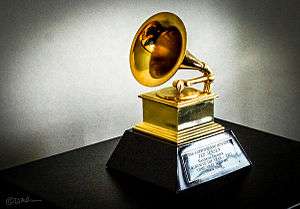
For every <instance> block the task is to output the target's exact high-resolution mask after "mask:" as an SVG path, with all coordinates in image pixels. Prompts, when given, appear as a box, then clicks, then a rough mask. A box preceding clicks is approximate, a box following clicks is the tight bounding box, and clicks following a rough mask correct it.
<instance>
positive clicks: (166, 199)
mask: <svg viewBox="0 0 300 209" xmlns="http://www.w3.org/2000/svg"><path fill="white" fill-rule="evenodd" d="M218 122H220V123H222V124H223V125H225V126H226V127H227V128H231V129H232V130H233V131H234V132H235V134H236V136H237V137H238V139H239V141H240V143H241V145H242V146H243V148H244V149H245V151H246V153H247V154H248V156H249V158H250V159H251V161H252V163H253V167H252V168H251V169H250V170H248V171H247V172H244V173H239V174H233V175H230V176H229V177H226V178H221V179H219V180H216V181H212V182H209V183H205V184H202V185H200V186H199V187H197V188H195V189H193V190H191V191H187V192H183V193H180V194H177V195H176V194H173V193H170V192H169V191H166V190H164V189H161V188H158V187H156V186H154V185H151V184H148V183H145V182H142V181H140V180H137V179H135V178H133V177H130V176H127V175H123V174H120V173H118V172H114V171H108V170H107V169H106V168H105V164H106V162H107V160H108V158H109V156H110V154H111V153H112V151H113V149H114V147H115V146H116V145H117V142H118V138H114V139H111V140H107V141H104V142H100V143H97V144H94V145H90V146H86V147H83V148H80V149H76V150H73V151H69V152H66V153H62V154H59V155H56V156H52V157H49V158H45V159H41V160H38V161H35V162H31V163H28V164H24V165H21V166H17V167H14V168H10V169H7V170H3V171H1V172H0V178H1V189H0V191H1V193H0V194H1V195H0V197H1V205H0V208H1V206H4V208H5V207H7V208H80V209H88V208H113V209H122V208H131V209H132V208H151V209H154V208H166V207H168V208H169V207H173V208H182V209H183V208H289V207H292V206H294V205H298V203H300V191H299V190H300V143H299V142H296V141H292V140H289V139H286V138H283V137H279V136H276V135H272V134H269V133H265V132H261V131H257V130H254V129H251V128H247V127H244V126H241V125H237V124H234V123H230V122H226V121H222V120H218ZM128 154H130V153H128ZM14 198H16V199H14ZM22 198H23V199H22ZM26 198H27V199H26ZM33 200H37V201H35V202H33ZM299 206H300V205H299ZM295 208H296V207H295Z"/></svg>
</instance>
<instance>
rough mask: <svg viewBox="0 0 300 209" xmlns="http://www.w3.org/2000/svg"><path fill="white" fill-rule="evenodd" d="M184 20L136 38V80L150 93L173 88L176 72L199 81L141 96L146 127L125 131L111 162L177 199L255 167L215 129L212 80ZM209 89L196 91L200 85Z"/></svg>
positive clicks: (153, 24)
mask: <svg viewBox="0 0 300 209" xmlns="http://www.w3.org/2000/svg"><path fill="white" fill-rule="evenodd" d="M186 45H187V35H186V29H185V26H184V24H183V22H182V21H181V19H180V18H179V17H177V16H176V15H175V14H172V13H169V12H161V13H158V14H156V15H154V16H152V17H150V18H149V19H148V20H146V22H144V23H143V25H142V26H141V27H140V28H139V30H138V31H137V33H136V35H135V37H134V40H133V42H132V45H131V49H130V68H131V72H132V74H133V76H134V78H135V79H136V80H137V81H138V82H139V83H140V84H142V85H145V86H148V87H154V86H159V85H162V84H163V83H165V82H166V81H168V80H169V79H170V78H171V77H172V76H173V75H174V74H175V73H176V72H177V70H182V69H187V70H195V71H198V72H199V73H200V76H199V77H196V78H191V79H187V80H181V79H180V80H175V81H173V83H172V86H171V87H167V88H162V89H160V90H158V91H152V92H147V93H143V94H141V95H140V96H139V97H140V98H141V99H142V103H143V121H142V122H140V123H138V124H136V125H135V126H134V127H133V128H132V129H129V130H126V131H125V133H124V134H123V136H122V137H121V139H120V141H119V143H118V145H117V147H116V148H115V150H114V151H113V153H112V155H111V156H110V159H109V160H108V162H107V167H108V168H109V169H114V170H118V171H121V172H122V173H126V174H129V175H132V176H135V177H137V178H139V179H142V180H145V181H147V182H151V183H153V184H156V185H158V186H161V187H164V188H166V189H169V190H171V191H174V192H176V193H177V192H181V191H184V190H187V189H189V188H191V187H194V186H197V185H200V184H201V183H204V182H207V181H211V180H213V179H216V178H219V177H222V176H225V175H230V173H233V172H237V171H238V170H241V169H245V168H247V167H250V166H251V162H250V160H249V159H248V157H247V156H246V153H245V152H244V151H243V149H242V147H241V145H240V144H239V142H238V140H237V138H236V136H235V135H234V133H233V132H232V131H231V130H228V129H225V128H224V127H223V126H222V125H221V124H218V123H216V122H215V121H214V100H215V98H216V97H217V95H216V94H215V93H213V91H212V82H213V81H214V78H215V76H214V73H213V71H212V69H211V68H210V67H209V65H208V64H207V63H205V62H203V61H201V60H199V59H197V58H196V57H195V56H193V55H192V54H191V53H190V52H189V51H187V49H186ZM199 83H202V84H203V89H197V88H195V87H194V85H195V84H199Z"/></svg>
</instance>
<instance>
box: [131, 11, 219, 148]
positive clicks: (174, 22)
mask: <svg viewBox="0 0 300 209" xmlns="http://www.w3.org/2000/svg"><path fill="white" fill-rule="evenodd" d="M186 45H187V35H186V29H185V26H184V24H183V22H182V21H181V19H180V18H179V17H177V16H176V15H175V14H172V13H169V12H161V13H158V14H156V15H153V16H152V17H150V18H149V19H148V20H146V21H145V22H144V23H143V25H142V26H141V27H140V28H139V30H138V31H137V33H136V35H135V37H134V40H133V42H132V45H131V49H130V58H129V59H130V68H131V72H132V74H133V76H134V78H135V79H136V80H137V81H138V82H139V83H141V84H142V85H145V86H149V87H152V86H159V85H161V84H163V83H165V82H166V81H168V80H169V79H170V78H171V77H172V76H173V75H174V74H175V73H176V72H177V70H178V69H188V70H197V71H199V72H200V73H202V76H200V77H196V78H191V79H186V80H183V79H180V80H175V81H173V84H172V87H167V88H163V89H161V90H158V91H152V92H148V93H144V94H142V95H140V96H139V97H140V98H142V100H143V122H141V123H139V124H137V125H135V126H134V129H135V130H138V131H142V132H144V133H147V134H151V135H154V136H157V137H159V138H161V139H165V140H168V141H171V142H174V143H177V144H182V143H186V142H188V141H191V140H195V139H196V138H197V139H199V137H200V138H201V137H205V136H208V135H212V134H216V133H219V132H222V131H224V127H223V126H222V125H220V124H217V123H215V122H214V121H213V119H214V115H213V114H214V113H213V111H214V109H213V105H214V99H215V98H216V97H217V95H216V94H214V93H212V90H211V83H212V82H213V80H214V74H213V72H212V70H211V68H210V67H209V66H208V65H207V64H206V63H205V62H203V61H202V60H199V59H197V58H196V57H195V56H193V55H192V54H191V53H190V52H189V51H187V50H186ZM198 83H203V84H204V85H203V90H199V89H196V88H193V87H192V86H193V85H195V84H198Z"/></svg>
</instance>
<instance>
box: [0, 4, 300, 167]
mask: <svg viewBox="0 0 300 209" xmlns="http://www.w3.org/2000/svg"><path fill="white" fill-rule="evenodd" d="M299 9H300V8H299V4H298V3H297V1H260V0H251V1H250V0H245V1H234V0H232V1H230V0H225V1H224V0H223V1H221V0H219V1H218V0H214V1H208V0H207V1H163V2H160V1H129V0H127V1H119V2H118V1H93V0H89V1H83V0H82V1H75V0H74V1H58V0H52V1H48V0H32V1H29V0H28V1H26V0H25V1H24V0H22V1H21V0H20V1H12V0H2V1H1V2H0V168H6V167H10V166H13V165H17V164H21V163H24V162H28V161H31V160H35V159H38V158H42V157H46V156H49V155H53V154H56V153H60V152H64V151H67V150H70V149H74V148H77V147H81V146H85V145H88V144H92V143H96V142H99V141H101V140H104V139H107V138H111V137H114V136H118V135H121V134H122V133H123V131H124V130H125V129H127V128H130V127H132V126H133V125H134V124H135V123H137V122H138V121H140V120H141V118H142V116H141V113H142V109H141V104H140V101H139V99H138V98H137V95H138V94H139V93H141V92H145V91H149V90H153V89H150V88H146V87H142V86H140V85H139V84H138V83H137V82H136V81H135V80H134V78H133V77H132V75H131V72H130V69H129V64H128V54H129V48H130V44H131V41H132V39H133V36H134V34H135V32H136V30H137V29H138V28H139V26H140V25H141V23H142V22H143V21H144V20H146V19H147V18H148V17H149V16H151V15H153V14H154V13H156V12H159V11H170V12H174V13H176V14H177V15H178V16H180V17H181V18H182V20H183V21H184V23H185V24H186V28H187V32H188V48H189V49H190V51H192V52H193V53H194V54H195V55H196V56H198V57H199V58H202V59H204V60H206V61H207V62H208V63H209V64H210V66H211V67H212V68H213V69H214V71H215V73H216V82H215V86H214V90H215V92H217V93H218V94H219V95H220V97H219V99H218V100H217V101H216V107H215V108H216V116H217V117H220V118H223V119H226V120H229V121H233V122H236V123H240V124H243V125H246V126H250V127H253V128H257V129H260V130H264V131H267V132H271V133H274V134H278V135H282V136H286V137H289V138H292V139H295V140H299V133H300V131H299V123H300V120H299V96H300V89H299V84H298V82H299V77H300V76H299V74H300V73H299V58H298V55H299V49H300V46H299V37H300V34H299V26H300V25H299V20H300V18H299ZM193 75H195V74H193ZM190 76H191V75H190V74H187V73H185V72H179V73H178V74H177V75H176V76H175V78H174V79H176V78H182V77H183V78H185V77H190ZM167 85H170V82H169V83H167V84H166V85H164V86H167Z"/></svg>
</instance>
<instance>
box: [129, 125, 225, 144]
mask: <svg viewBox="0 0 300 209" xmlns="http://www.w3.org/2000/svg"><path fill="white" fill-rule="evenodd" d="M133 128H134V129H135V130H138V131H142V132H144V133H147V134H150V135H153V136H156V137H159V138H161V139H164V140H168V141H170V142H173V143H176V144H183V143H186V142H191V141H192V140H193V139H197V140H199V138H201V137H207V136H209V135H212V134H216V133H221V132H224V127H223V126H222V125H220V124H218V123H215V122H211V123H209V124H202V125H198V126H194V127H191V128H188V129H184V130H182V131H173V130H170V129H167V128H163V127H161V126H156V125H153V124H151V123H147V122H142V123H138V124H136V125H135V126H134V127H133Z"/></svg>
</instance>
